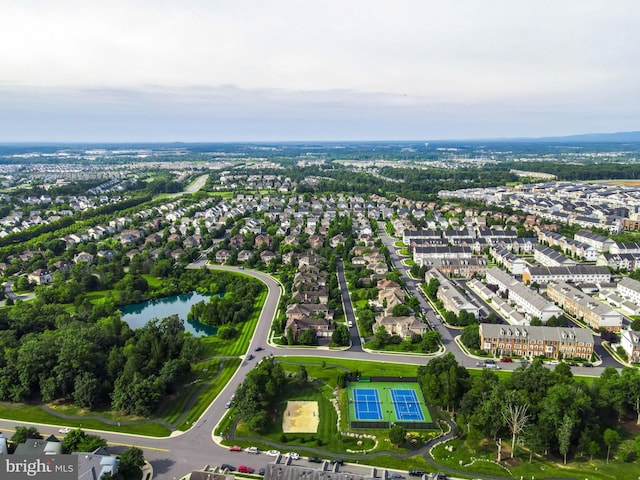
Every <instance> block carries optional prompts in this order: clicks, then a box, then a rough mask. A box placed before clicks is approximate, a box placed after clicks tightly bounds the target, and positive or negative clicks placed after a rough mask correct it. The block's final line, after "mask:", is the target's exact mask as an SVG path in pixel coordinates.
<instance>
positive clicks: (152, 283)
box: [142, 274, 162, 288]
mask: <svg viewBox="0 0 640 480" xmlns="http://www.w3.org/2000/svg"><path fill="white" fill-rule="evenodd" d="M142 278H144V279H145V280H146V281H147V283H148V284H149V287H151V288H159V287H161V286H162V279H161V278H158V277H154V276H153V275H148V274H143V275H142Z"/></svg>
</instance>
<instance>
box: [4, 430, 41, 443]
mask: <svg viewBox="0 0 640 480" xmlns="http://www.w3.org/2000/svg"><path fill="white" fill-rule="evenodd" d="M27 438H42V435H40V432H39V431H38V429H37V428H36V427H16V429H15V432H14V434H13V435H12V436H11V443H14V444H15V443H24V442H26V441H27Z"/></svg>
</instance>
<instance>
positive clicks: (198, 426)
mask: <svg viewBox="0 0 640 480" xmlns="http://www.w3.org/2000/svg"><path fill="white" fill-rule="evenodd" d="M382 230H383V231H384V229H382ZM382 238H383V241H384V243H385V244H386V245H387V246H388V247H389V251H390V252H391V257H392V262H393V264H394V266H395V267H396V268H398V269H399V270H400V271H401V272H402V273H403V275H404V276H405V279H406V283H407V288H408V290H409V292H410V293H412V294H413V295H415V296H416V297H418V298H419V300H420V303H421V305H422V307H423V308H424V309H425V310H426V312H427V318H428V319H429V320H430V321H433V322H434V323H435V324H436V328H438V330H439V331H440V332H441V333H442V337H443V344H444V346H445V347H446V349H447V351H451V352H453V354H454V355H455V357H456V359H457V360H458V362H459V363H460V364H461V365H464V366H465V367H473V366H474V365H475V362H476V359H474V358H470V357H468V356H466V355H465V354H464V353H463V351H462V350H461V349H460V348H459V347H458V345H457V344H456V343H455V341H454V340H453V339H454V336H456V335H457V334H458V333H459V332H458V331H456V330H452V329H449V328H447V327H446V326H444V325H443V324H442V323H441V322H439V321H438V318H437V315H436V313H435V312H433V310H432V309H431V307H430V305H429V304H428V303H427V302H426V300H425V298H424V297H423V295H422V294H421V293H419V290H418V282H416V281H415V280H412V279H410V278H409V277H408V275H407V271H406V270H407V268H406V267H405V266H404V265H402V264H401V262H400V258H399V257H398V256H397V255H396V254H395V247H394V246H393V241H392V240H391V239H390V238H389V237H388V236H387V235H386V234H383V235H382ZM191 267H192V268H203V267H207V268H215V269H220V270H230V271H238V270H239V269H238V268H237V267H224V266H216V267H210V266H207V265H206V258H204V257H201V258H200V259H199V260H198V261H197V262H195V263H194V264H193V265H192V266H191ZM243 273H245V274H247V275H251V276H253V277H255V278H258V279H260V280H262V281H263V282H264V283H265V284H266V285H267V287H268V296H267V299H266V301H265V304H264V307H263V310H262V312H261V315H260V319H259V322H258V325H257V326H256V331H255V334H254V337H253V339H252V341H251V344H250V347H249V351H248V353H249V352H250V353H253V355H254V356H255V358H254V359H253V360H251V361H243V362H242V364H241V366H240V368H239V369H238V371H237V372H236V374H235V375H234V376H233V378H232V379H231V380H230V381H229V383H228V384H227V386H226V387H225V388H224V389H223V390H222V392H221V394H220V395H219V396H218V397H217V398H216V400H214V401H213V403H211V405H210V406H209V407H208V409H207V410H206V411H205V412H204V413H203V414H202V416H201V417H200V419H199V420H198V421H196V422H195V423H194V425H193V426H192V427H191V428H190V429H189V430H188V431H186V432H174V434H173V435H172V436H171V437H168V438H148V437H141V436H136V435H130V434H118V433H116V432H103V431H97V432H92V431H91V430H87V429H84V430H86V431H88V432H91V433H96V434H98V435H100V436H101V437H103V438H106V439H107V441H108V442H109V444H110V445H112V446H115V447H122V448H123V449H124V448H127V447H130V446H137V447H139V448H141V449H142V450H143V451H144V454H145V458H146V459H147V460H149V461H150V462H151V464H152V466H153V469H154V477H155V478H157V479H160V480H164V479H170V480H174V479H178V478H180V477H182V476H184V475H186V474H187V473H188V472H190V471H191V470H194V469H199V468H202V467H203V466H204V465H207V464H209V465H219V464H222V463H229V464H231V465H235V466H238V465H248V466H251V467H253V468H256V469H257V468H260V467H262V466H264V465H266V464H267V463H269V462H272V461H273V457H267V456H265V455H263V454H261V455H254V454H249V453H245V452H230V451H229V450H228V449H227V448H223V447H221V446H219V445H218V444H217V443H216V442H215V441H214V439H213V437H212V434H213V431H214V428H215V426H216V425H217V423H218V422H219V421H220V419H221V418H222V417H223V416H224V414H225V412H226V408H225V404H226V403H227V402H228V401H229V399H230V397H231V395H232V394H233V392H234V391H235V390H236V388H237V386H238V385H239V384H240V383H241V382H242V380H243V379H244V377H245V375H246V374H247V373H248V372H249V370H250V369H252V368H253V366H254V365H255V364H256V363H257V362H259V361H260V360H261V359H262V358H264V357H265V356H268V355H271V354H272V353H273V354H274V355H278V356H292V355H313V356H316V357H319V358H326V359H327V360H329V359H331V358H340V359H343V358H350V359H357V360H373V361H379V362H391V363H403V364H413V365H423V364H425V363H426V362H427V361H428V358H427V357H424V356H411V355H398V354H385V353H369V352H366V351H363V350H362V346H361V344H360V336H359V335H358V334H357V328H356V326H355V318H353V319H352V321H354V327H353V328H352V329H351V333H352V341H353V345H352V347H351V348H350V349H348V350H345V351H335V350H328V349H313V350H311V349H299V348H288V347H277V346H274V345H269V344H268V343H267V340H268V336H269V332H270V329H271V323H272V320H273V318H274V316H275V314H276V311H277V307H278V302H279V299H280V294H281V287H280V285H279V284H278V283H277V282H276V281H275V280H274V279H273V278H272V277H270V276H269V275H266V274H264V273H261V272H257V271H252V270H244V271H243ZM338 279H339V284H340V288H341V289H342V292H343V300H344V305H345V313H346V315H347V318H351V317H352V316H353V307H352V305H351V301H350V298H349V295H348V291H347V290H346V283H345V282H344V271H343V266H342V264H341V263H340V264H339V270H338ZM354 332H355V335H354ZM355 337H357V338H355ZM258 346H260V347H263V348H264V350H262V351H260V352H256V351H255V349H256V347H258ZM503 366H504V368H517V366H518V365H517V364H504V365H503ZM578 370H584V373H583V372H581V371H576V373H578V374H585V375H599V374H600V371H601V369H599V368H590V369H587V368H580V369H578ZM16 425H28V423H25V422H16V421H13V420H9V421H7V420H0V430H1V431H5V432H7V436H10V431H11V430H12V429H13V428H14V426H16ZM38 427H39V429H40V432H41V433H43V434H49V433H53V434H56V435H58V428H59V426H55V425H54V426H47V425H38Z"/></svg>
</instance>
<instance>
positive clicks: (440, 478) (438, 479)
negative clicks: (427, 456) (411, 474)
mask: <svg viewBox="0 0 640 480" xmlns="http://www.w3.org/2000/svg"><path fill="white" fill-rule="evenodd" d="M434 478H435V480H447V476H446V475H445V474H444V473H442V472H438V473H436V474H435V475H434Z"/></svg>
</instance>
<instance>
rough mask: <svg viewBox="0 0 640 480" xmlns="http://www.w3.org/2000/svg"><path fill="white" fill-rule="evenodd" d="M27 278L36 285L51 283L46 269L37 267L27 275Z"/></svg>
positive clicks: (50, 277)
mask: <svg viewBox="0 0 640 480" xmlns="http://www.w3.org/2000/svg"><path fill="white" fill-rule="evenodd" d="M27 279H28V280H29V282H31V283H35V284H36V285H49V284H50V283H51V280H52V276H51V273H50V272H49V271H48V270H45V269H44V268H38V269H37V270H34V271H33V272H31V273H30V274H29V275H27Z"/></svg>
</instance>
